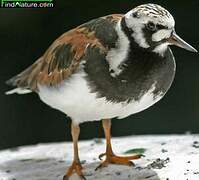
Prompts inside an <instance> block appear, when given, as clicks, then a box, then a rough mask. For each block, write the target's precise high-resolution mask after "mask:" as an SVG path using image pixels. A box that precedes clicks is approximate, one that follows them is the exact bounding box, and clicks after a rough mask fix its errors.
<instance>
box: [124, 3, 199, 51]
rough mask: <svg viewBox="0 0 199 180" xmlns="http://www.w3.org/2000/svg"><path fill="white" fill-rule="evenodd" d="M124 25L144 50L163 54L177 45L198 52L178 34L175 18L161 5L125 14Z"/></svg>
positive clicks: (142, 6) (148, 6)
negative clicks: (171, 46)
mask: <svg viewBox="0 0 199 180" xmlns="http://www.w3.org/2000/svg"><path fill="white" fill-rule="evenodd" d="M122 23H123V26H125V27H126V29H125V31H126V33H127V35H128V36H129V38H133V40H134V41H135V42H136V43H137V44H138V46H140V47H142V48H145V49H149V50H151V51H153V52H156V53H159V54H163V53H164V52H165V50H166V49H167V47H168V45H176V46H179V47H181V48H184V49H186V50H189V51H193V52H197V50H196V49H194V48H193V47H192V46H191V45H189V44H188V43H186V42H185V41H184V40H182V39H181V38H180V37H179V36H178V35H177V34H176V32H175V21H174V18H173V16H172V15H171V14H170V13H169V12H168V11H167V10H166V9H164V8H163V7H161V6H159V5H156V4H144V5H140V6H137V7H135V8H134V9H132V10H131V11H129V12H128V13H127V14H125V17H124V18H123V20H122ZM124 23H125V25H124Z"/></svg>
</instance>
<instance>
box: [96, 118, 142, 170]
mask: <svg viewBox="0 0 199 180" xmlns="http://www.w3.org/2000/svg"><path fill="white" fill-rule="evenodd" d="M102 125H103V128H104V133H105V138H106V152H105V153H103V154H100V155H99V159H100V160H102V157H103V156H106V158H105V160H104V161H103V162H102V163H101V164H100V165H99V166H98V167H97V168H96V169H95V170H98V169H99V168H102V167H106V166H108V164H121V165H127V166H132V165H134V164H133V162H131V160H134V159H139V158H140V157H141V156H140V155H134V156H124V157H121V156H116V155H115V154H114V153H113V150H112V146H111V133H110V131H111V120H110V119H104V120H102Z"/></svg>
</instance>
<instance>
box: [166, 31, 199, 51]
mask: <svg viewBox="0 0 199 180" xmlns="http://www.w3.org/2000/svg"><path fill="white" fill-rule="evenodd" d="M168 42H169V44H171V45H175V46H178V47H181V48H184V49H186V50H188V51H191V52H198V51H197V50H196V49H195V48H194V47H192V46H191V45H189V44H188V43H186V42H185V41H184V40H183V39H181V38H180V37H179V36H178V35H177V34H176V32H175V31H174V32H173V33H172V35H171V37H170V38H169V39H168Z"/></svg>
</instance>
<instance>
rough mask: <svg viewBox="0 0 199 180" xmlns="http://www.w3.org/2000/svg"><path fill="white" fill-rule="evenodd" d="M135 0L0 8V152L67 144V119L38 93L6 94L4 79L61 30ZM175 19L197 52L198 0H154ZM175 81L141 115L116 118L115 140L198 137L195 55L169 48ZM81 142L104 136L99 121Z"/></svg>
mask: <svg viewBox="0 0 199 180" xmlns="http://www.w3.org/2000/svg"><path fill="white" fill-rule="evenodd" d="M146 2H151V1H140V0H139V1H138V0H100V1H95V0H82V1H80V0H73V1H70V0H64V1H60V0H57V1H56V8H53V9H0V62H1V66H0V149H3V148H8V147H14V146H18V145H24V144H35V143H38V142H51V141H66V140H71V136H70V121H69V120H68V119H66V117H65V115H64V114H62V113H61V112H58V111H56V110H53V109H51V108H50V107H48V106H47V105H45V104H43V103H42V102H41V101H40V100H39V98H38V97H37V95H36V94H28V95H23V96H19V95H11V96H5V95H4V92H5V91H7V90H9V89H10V87H8V86H6V85H5V84H4V82H5V80H7V79H9V78H10V77H12V76H13V75H15V74H17V73H19V72H20V71H22V70H23V69H25V68H26V67H27V66H29V65H30V64H32V63H33V62H34V61H35V60H36V59H37V58H38V57H40V56H41V55H42V54H43V53H44V51H45V50H46V49H47V48H48V46H49V45H50V44H51V43H52V42H53V40H55V39H56V38H57V37H58V36H59V35H61V34H62V33H64V32H65V31H67V30H69V29H71V28H73V27H75V26H77V25H80V24H82V23H84V22H86V21H88V20H90V19H93V18H96V17H99V16H104V15H107V14H111V13H125V12H127V11H128V10H130V9H131V8H133V7H135V6H136V5H139V4H142V3H146ZM153 3H158V4H160V5H162V6H164V7H165V8H167V9H168V10H169V11H170V12H171V13H172V14H173V16H174V17H175V19H176V31H177V32H178V34H179V35H180V36H181V37H183V38H184V39H185V40H186V41H188V42H189V43H190V44H192V45H193V46H194V47H196V48H197V49H199V46H198V42H199V35H198V33H199V23H198V18H199V1H198V0H192V1H191V0H189V1H173V0H170V1H169V0H167V1H153ZM172 49H173V51H174V55H175V57H176V61H177V74H176V78H175V82H174V84H173V86H172V87H171V89H170V91H169V92H168V93H167V95H166V96H165V98H164V99H163V100H162V101H160V102H158V103H157V104H156V105H155V106H153V107H151V108H149V109H148V110H145V111H144V112H141V113H138V114H136V115H133V116H130V117H128V118H126V119H123V120H114V121H113V128H112V134H113V136H123V135H130V134H157V133H158V134H159V133H161V134H165V133H185V132H187V131H190V132H192V133H199V58H198V57H199V56H198V54H193V53H190V52H187V51H185V50H182V49H178V48H175V47H173V48H172ZM81 127H82V128H81V139H86V138H94V137H102V136H103V131H102V128H101V123H100V122H92V123H85V124H82V125H81Z"/></svg>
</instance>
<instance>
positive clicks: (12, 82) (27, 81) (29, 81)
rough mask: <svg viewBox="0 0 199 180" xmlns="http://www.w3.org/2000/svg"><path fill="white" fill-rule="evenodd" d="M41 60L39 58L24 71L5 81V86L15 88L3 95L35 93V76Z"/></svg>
mask: <svg viewBox="0 0 199 180" xmlns="http://www.w3.org/2000/svg"><path fill="white" fill-rule="evenodd" d="M41 60H42V58H39V59H38V60H37V61H36V62H35V63H34V64H32V65H31V66H30V67H28V68H27V69H25V70H24V71H23V72H21V73H20V74H18V75H16V76H14V77H12V78H11V79H9V80H7V81H6V84H7V85H9V86H14V87H16V88H15V89H12V90H10V91H7V92H6V93H5V94H7V95H9V94H13V93H17V94H26V93H30V92H32V91H37V76H38V74H39V72H40V69H41V65H42V64H41Z"/></svg>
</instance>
